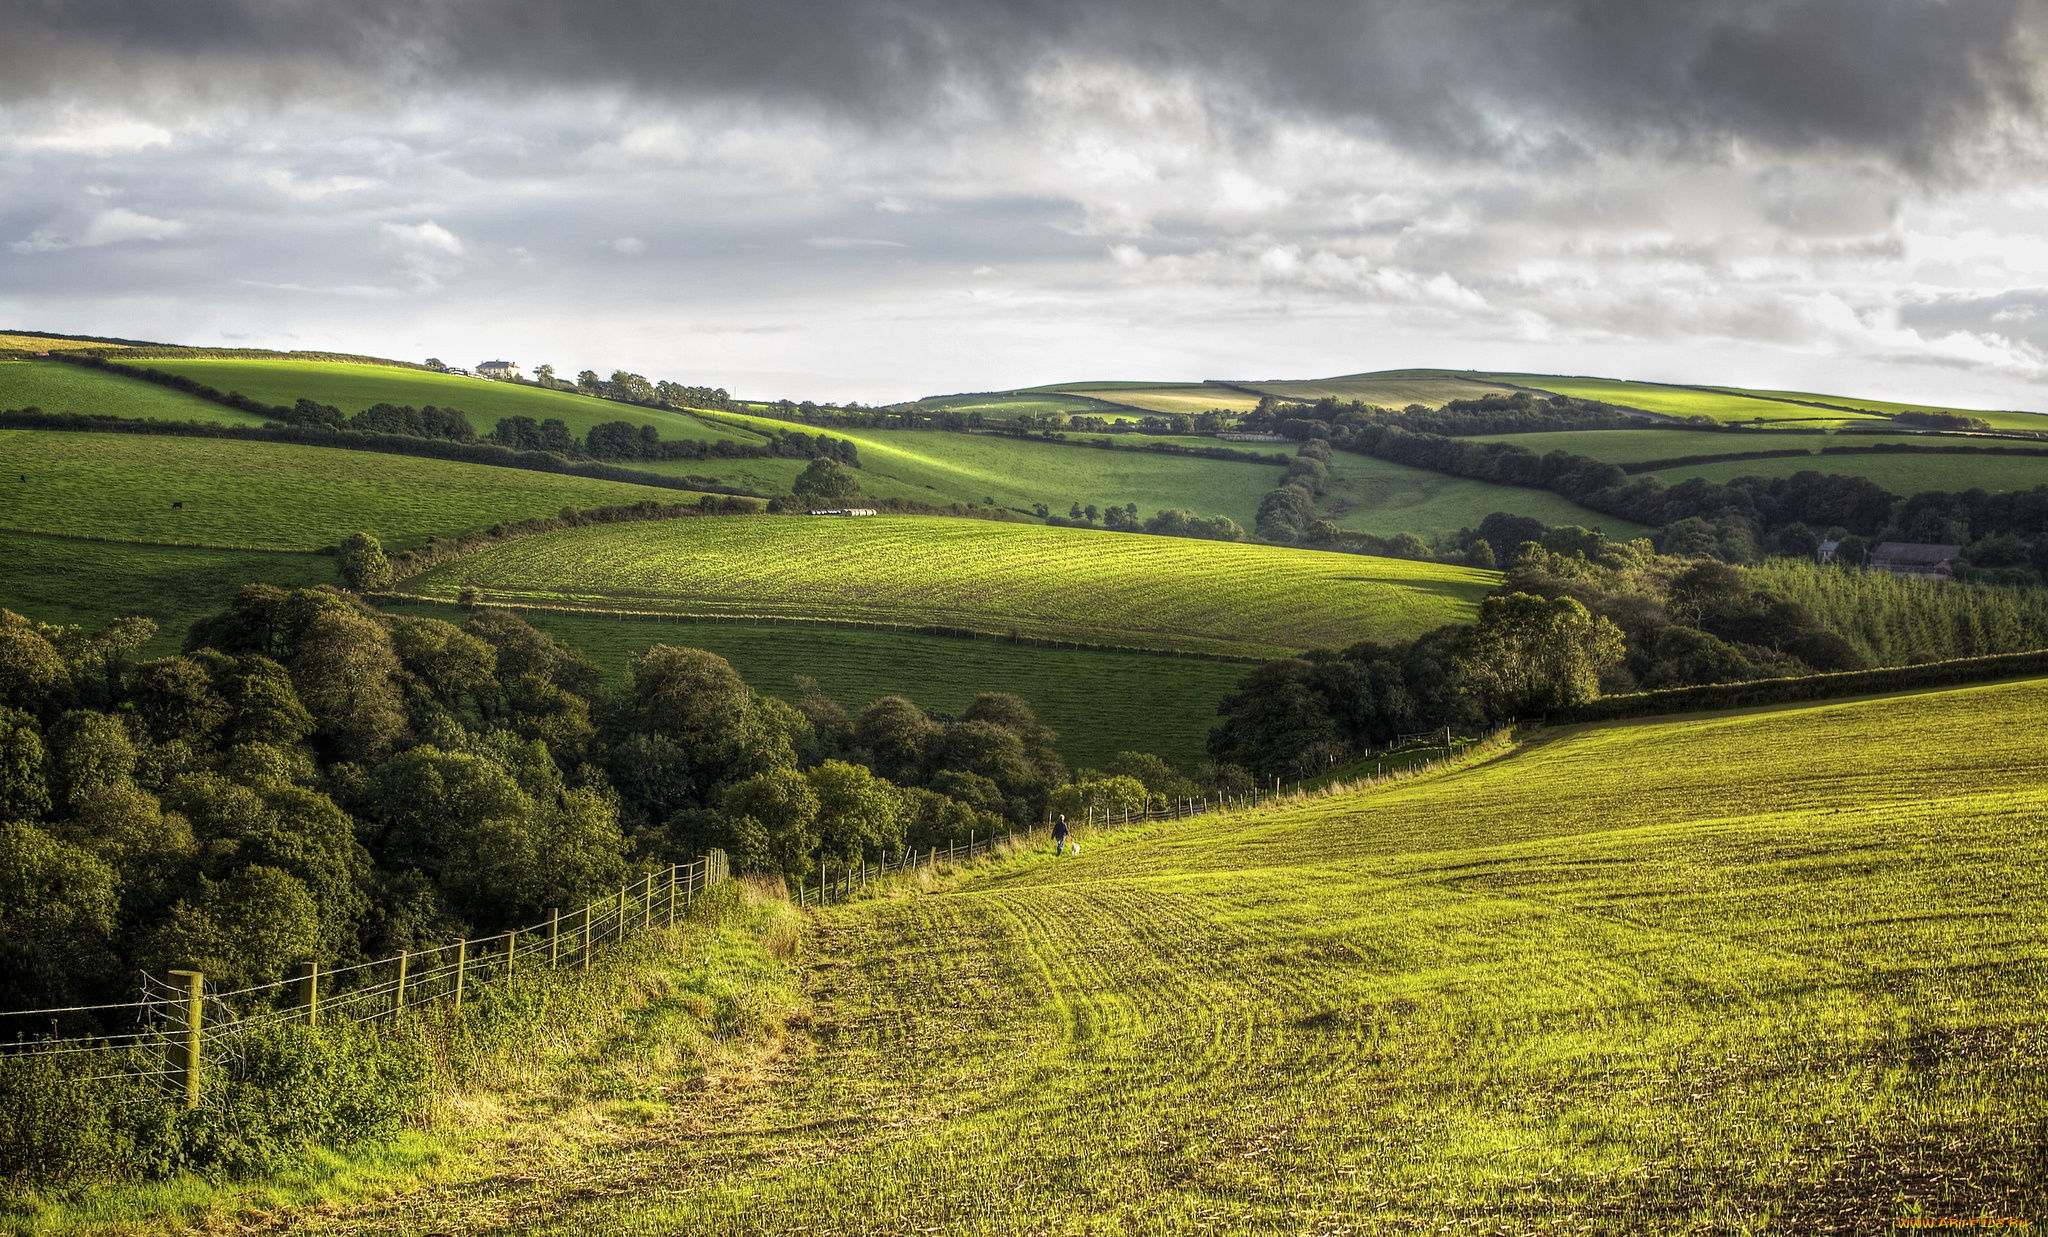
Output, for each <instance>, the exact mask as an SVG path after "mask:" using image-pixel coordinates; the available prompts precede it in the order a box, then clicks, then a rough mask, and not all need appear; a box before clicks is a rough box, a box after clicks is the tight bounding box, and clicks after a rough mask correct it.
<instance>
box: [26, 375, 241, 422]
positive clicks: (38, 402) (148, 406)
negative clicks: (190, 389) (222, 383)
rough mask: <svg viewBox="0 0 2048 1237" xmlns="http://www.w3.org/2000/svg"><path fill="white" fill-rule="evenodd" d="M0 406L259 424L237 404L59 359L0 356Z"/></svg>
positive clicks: (89, 414)
mask: <svg viewBox="0 0 2048 1237" xmlns="http://www.w3.org/2000/svg"><path fill="white" fill-rule="evenodd" d="M0 408H40V409H42V410H43V411H44V412H76V413H81V414H84V415H87V416H102V417H136V418H152V417H153V418H155V419H156V420H159V421H201V422H205V423H207V424H209V425H262V424H264V419H263V418H262V417H259V416H257V415H256V414H255V413H252V412H243V411H242V410H241V409H239V408H226V407H223V406H221V405H219V404H216V403H214V402H212V401H211V400H203V399H200V398H199V397H198V396H196V395H187V394H185V393H184V392H183V391H173V390H171V389H170V388H169V387H160V386H158V385H156V384H155V383H153V382H143V381H141V380H140V379H137V378H123V377H120V376H118V375H115V374H109V373H104V372H102V371H99V370H91V369H84V368H82V367H80V366H77V365H67V364H65V363H64V362H62V361H0Z"/></svg>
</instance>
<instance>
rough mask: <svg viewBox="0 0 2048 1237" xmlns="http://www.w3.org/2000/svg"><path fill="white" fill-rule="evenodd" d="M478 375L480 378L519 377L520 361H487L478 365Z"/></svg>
mask: <svg viewBox="0 0 2048 1237" xmlns="http://www.w3.org/2000/svg"><path fill="white" fill-rule="evenodd" d="M476 376H477V377H479V378H517V377H518V376H519V362H517V361H485V362H484V363H483V364H481V365H479V366H477V367H476Z"/></svg>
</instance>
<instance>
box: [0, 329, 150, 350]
mask: <svg viewBox="0 0 2048 1237" xmlns="http://www.w3.org/2000/svg"><path fill="white" fill-rule="evenodd" d="M126 347H128V345H127V344H104V343H99V342H98V341H95V340H84V339H59V338H57V337H55V336H53V335H16V334H13V333H12V332H4V333H0V351H5V352H14V351H21V352H82V351H84V350H85V349H87V348H90V349H92V350H93V351H95V352H98V351H100V350H101V349H106V350H109V351H115V352H118V351H120V350H121V349H124V348H126Z"/></svg>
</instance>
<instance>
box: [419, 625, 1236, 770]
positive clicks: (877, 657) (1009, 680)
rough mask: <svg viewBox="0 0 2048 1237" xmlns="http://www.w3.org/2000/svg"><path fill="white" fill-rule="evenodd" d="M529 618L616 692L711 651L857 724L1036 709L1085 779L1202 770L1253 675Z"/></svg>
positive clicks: (1021, 650) (1006, 650)
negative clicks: (1008, 703)
mask: <svg viewBox="0 0 2048 1237" xmlns="http://www.w3.org/2000/svg"><path fill="white" fill-rule="evenodd" d="M387 608H389V609H393V610H398V611H402V612H406V613H420V614H428V615H431V616H433V617H436V618H445V619H447V620H449V621H450V622H458V623H459V622H461V621H462V617H463V616H462V615H461V613H459V612H457V611H455V610H454V609H453V608H452V607H447V606H417V605H411V606H392V607H387ZM525 617H526V618H527V619H528V621H530V622H531V623H532V624H533V625H534V626H535V627H538V628H540V629H541V630H543V631H548V632H552V633H554V634H555V635H557V636H559V637H561V638H562V640H563V641H564V642H566V643H567V644H569V645H570V646H571V647H572V648H575V649H577V650H579V651H581V652H582V653H583V654H584V655H585V656H587V657H589V658H590V659H591V660H593V661H595V662H597V663H598V664H599V665H601V666H603V667H604V668H605V669H606V670H607V671H609V672H610V673H611V674H613V675H614V676H617V677H618V678H619V679H620V680H623V678H624V674H625V671H626V666H627V663H628V662H629V661H630V660H631V659H632V658H633V657H635V656H637V655H638V654H639V653H641V652H643V651H645V650H646V649H647V648H648V646H650V645H653V644H657V643H659V644H668V645H674V646H678V647H685V648H698V649H709V650H710V651H712V652H714V653H716V654H718V655H719V656H720V657H723V658H725V659H726V660H727V661H729V662H731V663H732V664H733V668H734V669H736V670H738V671H739V672H740V675H741V677H743V678H745V679H746V681H747V683H748V685H749V686H751V687H753V688H754V689H755V690H756V691H761V692H766V693H769V694H771V695H776V696H780V697H782V698H783V699H785V700H789V701H791V702H792V703H794V702H795V701H796V700H798V699H799V698H800V696H801V693H800V692H799V691H798V690H797V685H796V682H795V676H797V675H804V676H807V677H809V678H813V679H816V680H817V681H818V684H819V686H820V688H822V689H823V691H824V692H825V694H826V695H828V696H830V697H832V698H833V699H834V700H836V701H838V702H839V704H840V705H841V706H842V707H843V708H845V709H846V711H847V713H848V714H849V715H851V714H857V713H859V712H860V710H862V709H863V708H866V707H867V706H868V705H869V704H872V703H873V702H874V701H876V700H878V699H880V698H881V697H883V696H892V695H895V696H908V697H910V698H911V699H912V700H915V701H917V702H918V703H919V704H921V705H923V706H925V707H926V708H929V709H936V710H939V711H941V712H945V713H951V714H955V715H957V714H958V713H959V712H960V711H961V710H963V709H965V708H966V707H967V705H968V703H969V702H970V701H972V700H973V699H974V697H975V695H976V694H977V693H980V692H988V691H999V692H1010V693H1013V694H1015V695H1018V696H1022V697H1023V698H1024V699H1025V700H1028V701H1030V702H1031V707H1032V709H1033V710H1034V711H1035V712H1036V713H1037V714H1038V718H1039V720H1040V721H1041V722H1044V723H1045V724H1046V725H1047V726H1050V727H1052V728H1053V729H1054V730H1056V731H1058V732H1059V735H1060V741H1059V745H1058V746H1059V750H1060V754H1061V755H1062V756H1064V757H1065V758H1066V760H1067V762H1068V763H1069V764H1071V765H1075V766H1077V767H1078V766H1084V765H1085V766H1097V767H1099V766H1101V765H1103V764H1105V763H1107V762H1108V761H1109V760H1110V758H1112V757H1113V756H1115V755H1116V754H1117V753H1118V752H1121V751H1146V752H1151V753H1153V754H1154V755H1157V756H1161V757H1164V758H1165V759H1167V760H1169V761H1171V762H1173V763H1174V764H1176V765H1179V766H1181V767H1183V768H1190V769H1192V768H1197V767H1199V766H1200V765H1201V764H1202V762H1203V761H1204V760H1206V759H1207V758H1208V756H1207V749H1206V746H1205V745H1206V743H1207V740H1208V734H1209V728H1210V727H1211V726H1213V725H1215V724H1216V705H1217V703H1218V702H1219V701H1221V700H1222V699H1223V697H1224V696H1225V695H1226V694H1228V693H1229V692H1230V691H1231V690H1232V689H1233V688H1234V687H1235V686H1236V684H1237V680H1238V679H1239V678H1241V677H1243V676H1244V674H1245V673H1246V672H1247V671H1249V670H1250V669H1251V667H1249V666H1247V665H1245V664H1243V663H1240V662H1226V661H1211V660H1207V659H1201V658H1188V657H1160V656H1157V655H1155V654H1147V653H1117V652H1105V651H1099V650H1092V649H1090V650H1084V649H1052V648H1045V647H1042V646H1038V645H1028V644H1026V645H1018V644H1011V643H1008V642H1007V641H1002V640H964V639H958V638H954V637H947V636H921V635H915V634H912V633H909V632H896V631H875V630H870V629H866V628H858V627H831V626H807V625H801V624H796V623H716V622H690V621H688V620H660V621H639V620H636V621H620V620H619V619H616V618H611V619H607V618H601V617H597V616H594V615H584V614H559V613H549V612H546V611H537V610H536V611H528V612H527V613H526V615H525Z"/></svg>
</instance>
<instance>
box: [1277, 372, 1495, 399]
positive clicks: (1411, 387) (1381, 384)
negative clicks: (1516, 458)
mask: <svg viewBox="0 0 2048 1237" xmlns="http://www.w3.org/2000/svg"><path fill="white" fill-rule="evenodd" d="M1242 385H1244V386H1247V387H1251V388H1252V389H1254V390H1258V391H1265V392H1269V393H1270V394H1273V395H1277V396H1279V397H1280V398H1282V399H1293V400H1304V401H1313V400H1319V399H1334V400H1340V401H1343V402H1345V403H1349V402H1350V401H1352V400H1359V401H1361V402H1364V403H1367V404H1376V405H1378V406H1379V407H1381V408H1406V407H1407V406H1408V405H1410V404H1421V405H1423V406H1424V407H1427V408H1441V407H1443V406H1444V405H1445V404H1448V403H1450V402H1451V401H1452V400H1458V399H1481V398H1484V397H1485V396H1488V395H1512V394H1513V393H1514V388H1513V387H1510V386H1506V385H1503V384H1501V383H1497V382H1488V381H1485V379H1484V378H1483V377H1482V376H1479V375H1468V374H1460V373H1457V372H1454V371H1449V370H1432V369H1390V370H1386V371H1383V372H1380V373H1373V374H1347V375H1345V376H1344V377H1341V378H1319V379H1313V380H1310V381H1305V382H1247V383H1243V384H1242Z"/></svg>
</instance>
